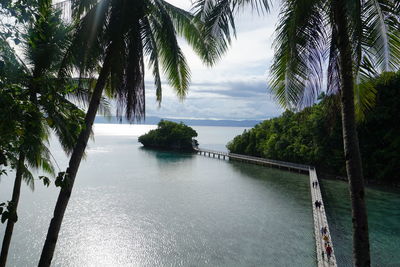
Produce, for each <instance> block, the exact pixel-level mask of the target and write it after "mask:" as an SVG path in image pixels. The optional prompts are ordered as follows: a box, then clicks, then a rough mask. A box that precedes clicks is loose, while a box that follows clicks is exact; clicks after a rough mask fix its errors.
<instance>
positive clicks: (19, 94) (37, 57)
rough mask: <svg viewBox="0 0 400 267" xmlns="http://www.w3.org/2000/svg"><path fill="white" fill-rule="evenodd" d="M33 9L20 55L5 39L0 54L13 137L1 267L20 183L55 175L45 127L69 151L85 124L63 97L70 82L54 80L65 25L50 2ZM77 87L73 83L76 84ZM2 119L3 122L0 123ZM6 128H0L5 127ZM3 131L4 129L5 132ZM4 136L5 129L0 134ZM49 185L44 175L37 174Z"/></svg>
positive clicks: (3, 108)
mask: <svg viewBox="0 0 400 267" xmlns="http://www.w3.org/2000/svg"><path fill="white" fill-rule="evenodd" d="M37 5H38V9H37V13H36V14H35V15H34V17H33V22H32V23H31V25H30V26H29V27H28V29H27V33H26V35H25V40H24V54H25V55H24V59H25V61H26V63H24V62H23V61H22V60H20V59H18V58H17V56H16V55H15V53H13V52H12V48H11V47H10V46H9V45H8V43H7V42H5V41H4V40H2V43H1V48H2V49H1V51H0V58H2V59H3V63H4V64H5V65H6V66H5V68H4V69H5V70H7V71H6V73H2V74H4V75H2V77H3V79H0V80H1V81H3V84H2V87H3V88H2V91H1V96H0V99H1V100H3V101H5V102H6V101H8V103H9V105H7V106H3V105H2V106H1V114H2V117H3V116H4V119H5V121H4V123H8V122H10V123H11V124H12V125H13V127H11V129H16V132H17V135H15V136H14V139H13V140H12V141H13V142H12V144H13V148H12V149H9V150H8V152H9V153H8V161H9V163H10V165H11V167H13V168H14V169H15V170H16V177H15V182H14V188H13V194H12V199H11V201H10V202H9V204H8V207H7V211H6V212H3V214H2V222H3V221H4V220H5V219H7V226H6V231H5V234H4V239H3V244H2V250H1V255H0V266H5V264H6V260H7V255H8V249H9V246H10V242H11V237H12V233H13V228H14V224H15V222H16V221H17V207H18V202H19V196H20V190H21V182H22V180H23V179H24V180H25V181H26V182H27V183H28V184H29V185H30V186H31V188H32V189H33V185H34V184H33V176H32V174H31V173H30V169H32V168H33V169H41V170H43V171H45V172H47V173H49V174H53V173H54V170H53V166H52V163H51V160H50V159H51V155H50V152H49V150H48V148H47V145H48V137H49V130H50V129H52V130H54V132H55V133H56V135H57V136H58V137H59V140H60V142H61V144H62V146H63V148H64V149H65V150H66V151H67V152H68V151H70V150H71V149H72V147H73V144H75V142H76V139H77V134H78V133H79V131H80V128H81V126H82V124H83V115H84V114H83V112H82V111H81V110H80V109H79V108H78V107H77V106H75V105H74V104H73V103H72V102H70V101H69V100H68V99H67V96H68V95H69V94H70V93H71V91H74V90H73V89H74V83H73V82H72V81H71V80H70V81H69V87H67V88H65V87H60V84H61V83H60V82H59V81H58V79H57V78H56V74H57V71H58V69H59V65H60V61H61V56H60V55H62V53H63V50H65V48H66V44H67V43H68V42H67V38H68V33H69V29H68V27H66V26H65V25H64V24H63V23H61V20H60V18H59V14H58V13H57V12H55V10H54V9H53V8H52V6H51V1H50V0H40V1H38V2H37ZM75 87H76V86H75ZM2 122H3V121H2ZM7 128H8V127H7V126H5V127H1V128H0V129H1V130H6V131H7ZM6 134H7V132H6ZM1 135H3V132H2V134H1ZM41 178H42V179H43V180H44V182H45V184H47V185H48V183H49V180H48V178H47V177H44V176H41Z"/></svg>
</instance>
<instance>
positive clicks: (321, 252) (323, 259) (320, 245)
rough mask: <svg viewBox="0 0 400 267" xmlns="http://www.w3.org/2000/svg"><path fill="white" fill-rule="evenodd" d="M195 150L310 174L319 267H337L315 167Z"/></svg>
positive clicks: (217, 156)
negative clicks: (329, 248) (324, 228)
mask: <svg viewBox="0 0 400 267" xmlns="http://www.w3.org/2000/svg"><path fill="white" fill-rule="evenodd" d="M194 149H195V150H196V152H197V153H198V154H200V155H204V156H209V157H213V158H218V159H223V160H236V161H242V162H247V163H252V164H257V165H262V166H268V167H275V168H282V169H286V170H289V171H299V172H306V173H308V174H309V177H310V189H311V190H310V191H311V205H312V211H313V219H314V237H315V247H316V256H317V266H318V267H328V266H329V267H337V264H336V257H335V251H334V249H333V243H332V238H331V234H330V231H329V226H328V220H327V218H326V213H325V206H324V202H323V200H322V194H321V190H320V186H319V181H318V177H317V172H316V171H315V168H314V167H312V166H308V165H303V164H296V163H291V162H284V161H278V160H270V159H264V158H258V157H251V156H247V155H240V154H234V153H227V152H220V151H214V150H208V149H200V148H198V147H194ZM315 182H316V186H313V183H315ZM317 200H318V201H319V202H320V203H321V207H320V208H317V207H316V205H315V202H316V201H317ZM323 227H326V234H323V233H322V228H323ZM324 235H326V237H325V239H326V240H328V242H326V241H325V240H324ZM327 243H329V245H330V247H331V248H332V254H331V256H330V258H328V256H327V254H326V251H325V245H326V244H327Z"/></svg>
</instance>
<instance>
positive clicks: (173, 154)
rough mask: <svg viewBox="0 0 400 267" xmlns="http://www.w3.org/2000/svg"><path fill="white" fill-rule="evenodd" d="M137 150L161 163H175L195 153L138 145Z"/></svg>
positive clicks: (191, 156) (190, 157)
mask: <svg viewBox="0 0 400 267" xmlns="http://www.w3.org/2000/svg"><path fill="white" fill-rule="evenodd" d="M139 150H140V151H141V152H144V153H145V154H146V155H148V156H152V157H155V158H156V159H157V160H159V161H162V162H163V163H175V162H181V161H183V160H188V159H192V158H193V157H194V156H195V154H194V153H191V152H179V151H171V150H159V149H154V148H147V147H140V148H139Z"/></svg>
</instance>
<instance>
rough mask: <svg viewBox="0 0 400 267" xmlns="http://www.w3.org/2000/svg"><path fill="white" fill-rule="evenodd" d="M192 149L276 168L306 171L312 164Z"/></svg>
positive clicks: (211, 155)
mask: <svg viewBox="0 0 400 267" xmlns="http://www.w3.org/2000/svg"><path fill="white" fill-rule="evenodd" d="M194 150H196V151H197V153H199V154H204V155H207V154H208V156H210V157H214V158H215V157H218V158H223V159H233V160H238V161H244V162H248V163H253V164H259V165H269V166H275V167H278V168H285V169H289V170H300V171H305V172H308V169H309V168H310V167H312V166H309V165H304V164H298V163H292V162H285V161H280V160H273V159H265V158H259V157H253V156H247V155H241V154H235V153H229V152H221V151H215V150H210V149H202V148H198V147H195V148H194Z"/></svg>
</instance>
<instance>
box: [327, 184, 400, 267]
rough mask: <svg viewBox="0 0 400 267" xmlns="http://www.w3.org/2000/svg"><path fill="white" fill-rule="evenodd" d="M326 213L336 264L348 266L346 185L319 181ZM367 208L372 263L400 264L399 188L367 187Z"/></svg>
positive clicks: (350, 263)
mask: <svg viewBox="0 0 400 267" xmlns="http://www.w3.org/2000/svg"><path fill="white" fill-rule="evenodd" d="M323 195H324V200H325V205H326V208H327V216H328V221H329V224H330V230H331V232H332V239H333V243H334V246H335V255H336V258H337V261H338V264H340V266H352V262H351V259H352V228H351V207H350V197H349V192H348V186H347V183H345V182H340V181H330V180H324V181H323ZM366 195H367V208H368V222H369V232H370V246H371V261H372V265H373V266H388V267H389V266H393V267H394V266H400V253H399V249H400V191H399V190H390V191H389V190H387V189H385V190H384V189H378V188H367V190H366Z"/></svg>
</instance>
